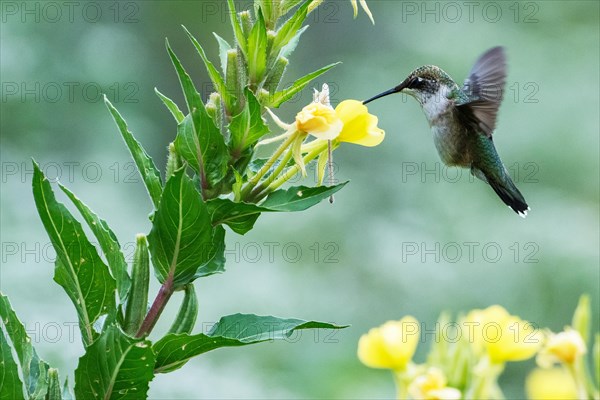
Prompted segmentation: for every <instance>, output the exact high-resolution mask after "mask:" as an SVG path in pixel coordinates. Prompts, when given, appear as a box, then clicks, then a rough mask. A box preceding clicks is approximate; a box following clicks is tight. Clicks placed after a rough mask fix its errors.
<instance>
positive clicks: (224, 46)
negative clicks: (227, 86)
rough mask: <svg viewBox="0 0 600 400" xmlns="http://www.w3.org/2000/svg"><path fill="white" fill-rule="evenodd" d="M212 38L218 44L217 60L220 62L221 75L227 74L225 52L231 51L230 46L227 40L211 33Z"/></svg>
mask: <svg viewBox="0 0 600 400" xmlns="http://www.w3.org/2000/svg"><path fill="white" fill-rule="evenodd" d="M213 36H214V37H215V39H217V42H218V43H219V59H220V60H221V70H222V71H223V73H226V72H227V52H228V51H229V50H231V45H230V44H229V43H228V42H227V40H225V39H223V38H222V37H221V36H219V35H217V34H216V33H215V32H213Z"/></svg>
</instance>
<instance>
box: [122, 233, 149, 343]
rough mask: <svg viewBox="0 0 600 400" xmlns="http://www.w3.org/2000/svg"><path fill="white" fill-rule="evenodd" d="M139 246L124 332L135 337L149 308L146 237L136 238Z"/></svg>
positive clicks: (135, 255) (134, 264)
mask: <svg viewBox="0 0 600 400" xmlns="http://www.w3.org/2000/svg"><path fill="white" fill-rule="evenodd" d="M136 241H137V246H136V248H135V253H134V255H133V267H132V270H131V289H130V291H129V298H128V299H127V307H126V309H125V322H124V330H125V332H126V333H127V334H129V335H131V336H133V335H135V334H136V332H137V331H138V330H139V328H140V326H141V325H142V322H143V321H144V317H145V316H146V311H147V308H148V286H149V283H150V257H149V255H148V241H147V240H146V236H145V235H143V234H139V235H137V237H136Z"/></svg>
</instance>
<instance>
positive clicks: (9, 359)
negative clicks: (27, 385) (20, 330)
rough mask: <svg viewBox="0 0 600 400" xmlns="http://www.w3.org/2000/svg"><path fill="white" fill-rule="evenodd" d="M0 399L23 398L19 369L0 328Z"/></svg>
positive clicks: (15, 399)
mask: <svg viewBox="0 0 600 400" xmlns="http://www.w3.org/2000/svg"><path fill="white" fill-rule="evenodd" d="M0 366H2V369H1V370H0V372H1V376H0V399H14V400H20V399H25V396H24V395H23V382H22V381H21V378H19V369H18V366H17V363H16V362H15V359H14V358H13V355H12V351H11V347H10V344H9V343H8V340H7V339H6V337H5V336H4V331H3V330H2V329H1V328H0Z"/></svg>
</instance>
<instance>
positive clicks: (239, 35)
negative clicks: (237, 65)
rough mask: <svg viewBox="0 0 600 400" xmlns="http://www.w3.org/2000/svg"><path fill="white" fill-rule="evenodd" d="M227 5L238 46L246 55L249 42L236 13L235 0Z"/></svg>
mask: <svg viewBox="0 0 600 400" xmlns="http://www.w3.org/2000/svg"><path fill="white" fill-rule="evenodd" d="M227 5H228V7H229V18H230V22H231V26H232V27H233V34H234V36H235V41H236V42H237V45H238V46H239V48H240V49H241V50H242V54H244V56H245V55H246V48H247V42H246V37H245V36H244V31H243V30H242V26H241V25H240V21H239V19H238V17H237V13H236V11H235V4H234V3H233V0H227Z"/></svg>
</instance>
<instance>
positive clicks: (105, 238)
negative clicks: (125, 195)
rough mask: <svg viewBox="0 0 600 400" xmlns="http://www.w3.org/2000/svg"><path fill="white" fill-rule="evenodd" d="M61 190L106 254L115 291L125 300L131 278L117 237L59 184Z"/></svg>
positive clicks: (104, 222)
mask: <svg viewBox="0 0 600 400" xmlns="http://www.w3.org/2000/svg"><path fill="white" fill-rule="evenodd" d="M59 187H60V188H61V189H62V191H63V192H64V193H65V194H66V195H67V196H68V197H69V199H71V201H72V202H73V204H75V207H77V209H78V210H79V212H80V213H81V215H82V216H83V219H85V222H87V224H88V226H89V227H90V229H91V230H92V233H93V234H94V236H95V237H96V239H98V243H99V244H100V248H101V249H102V252H103V253H104V255H105V256H106V260H107V261H108V267H109V268H110V272H111V273H112V276H113V278H115V280H116V282H117V291H118V293H119V299H120V300H121V303H124V302H125V298H126V297H127V293H128V292H129V288H130V287H131V280H130V279H129V275H128V274H127V262H126V261H125V256H123V253H122V252H121V245H120V244H119V242H118V240H117V237H116V236H115V234H114V233H113V231H112V230H111V229H110V228H109V226H108V224H107V223H106V221H104V220H103V219H101V218H99V217H98V215H96V214H95V213H94V212H93V211H92V210H90V208H89V207H88V206H87V205H86V204H85V203H83V202H82V201H81V200H79V198H78V197H77V196H75V194H73V192H71V191H70V190H69V189H67V188H66V187H64V186H63V185H60V184H59Z"/></svg>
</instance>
